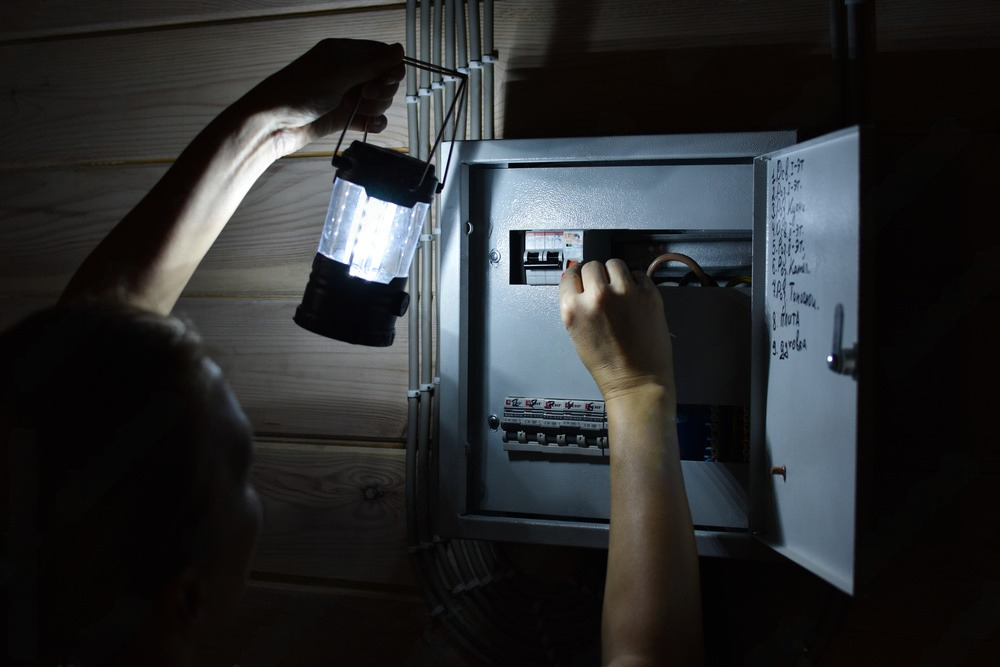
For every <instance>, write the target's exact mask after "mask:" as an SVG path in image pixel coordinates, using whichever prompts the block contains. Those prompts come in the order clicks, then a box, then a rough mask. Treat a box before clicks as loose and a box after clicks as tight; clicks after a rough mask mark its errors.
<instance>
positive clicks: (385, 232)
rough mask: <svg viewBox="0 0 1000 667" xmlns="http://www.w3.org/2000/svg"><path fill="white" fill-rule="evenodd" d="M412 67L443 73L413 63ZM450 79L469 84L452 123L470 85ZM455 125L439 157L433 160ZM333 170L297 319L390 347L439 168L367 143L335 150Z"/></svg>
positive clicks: (337, 335) (339, 336) (334, 334)
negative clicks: (329, 193)
mask: <svg viewBox="0 0 1000 667" xmlns="http://www.w3.org/2000/svg"><path fill="white" fill-rule="evenodd" d="M404 62H406V63H407V64H410V65H414V66H417V67H424V68H435V66H433V65H426V64H425V63H421V62H419V61H415V60H412V59H409V58H406V59H404ZM435 69H441V68H435ZM442 71H444V72H447V73H449V74H453V75H455V76H458V77H461V79H462V83H461V85H460V87H459V91H458V94H456V96H455V100H454V101H453V103H452V107H451V109H449V111H448V118H450V117H451V115H452V112H453V111H454V110H455V106H456V104H455V103H456V102H458V100H459V99H460V98H463V95H462V93H463V92H464V87H465V78H464V75H462V74H459V73H458V72H453V71H451V70H442ZM463 99H464V98H463ZM356 110H357V109H356V108H355V111H356ZM448 118H446V119H445V122H444V125H443V126H442V128H441V130H442V131H441V132H439V133H438V136H437V139H436V140H435V142H434V147H433V148H432V149H431V156H432V157H433V155H434V151H435V150H436V149H437V146H438V144H439V143H440V141H441V136H442V134H443V130H444V126H446V125H447V123H448ZM349 125H350V122H348V126H349ZM344 131H345V133H346V128H345V130H344ZM343 138H344V137H343V135H341V138H340V139H341V141H343ZM339 148H340V142H338V144H337V149H338V150H339ZM333 166H335V167H337V172H336V175H335V176H334V179H333V193H332V194H331V195H330V206H329V208H328V209H327V213H326V221H325V223H324V225H323V234H322V236H321V237H320V242H319V248H318V250H317V252H316V257H315V259H314V260H313V265H312V272H311V273H310V274H309V283H308V284H307V285H306V289H305V294H303V296H302V303H301V305H299V307H298V308H297V309H296V311H295V317H294V319H295V322H296V323H297V324H298V325H299V326H301V327H303V328H304V329H308V330H309V331H312V332H314V333H318V334H320V335H322V336H326V337H328V338H333V339H336V340H341V341H345V342H348V343H355V344H360V345H370V346H373V347H386V346H389V345H392V342H393V339H394V338H395V336H396V330H395V326H396V318H397V317H400V316H402V315H404V314H405V313H406V309H407V306H408V305H409V302H410V296H409V294H407V293H406V291H405V287H406V280H407V276H408V274H409V271H410V263H411V262H412V261H413V255H414V252H415V251H416V249H417V244H418V242H419V240H420V234H421V232H422V231H423V227H424V221H425V220H426V218H427V215H428V212H429V211H430V204H431V201H432V200H433V198H434V194H435V192H437V191H438V190H439V189H440V188H439V187H438V180H437V178H436V177H435V174H434V166H433V165H431V164H430V158H428V161H427V162H423V161H421V160H418V159H416V158H413V157H410V156H408V155H404V154H402V153H397V152H395V151H392V150H388V149H386V148H381V147H378V146H373V145H371V144H368V143H365V142H363V141H355V142H353V143H352V144H351V146H350V147H349V148H348V149H347V150H345V151H344V152H343V153H342V154H340V155H338V154H337V150H335V151H334V157H333ZM446 170H447V168H446Z"/></svg>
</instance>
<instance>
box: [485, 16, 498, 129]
mask: <svg viewBox="0 0 1000 667" xmlns="http://www.w3.org/2000/svg"><path fill="white" fill-rule="evenodd" d="M495 62H496V54H495V53H494V49H493V0H483V139H493V138H494V136H495V126H494V116H495V114H494V106H495V104H496V102H495V101H494V99H493V95H494V92H493V90H494V87H495V85H496V84H495V83H494V72H493V67H494V63H495Z"/></svg>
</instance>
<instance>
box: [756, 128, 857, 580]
mask: <svg viewBox="0 0 1000 667" xmlns="http://www.w3.org/2000/svg"><path fill="white" fill-rule="evenodd" d="M755 179H756V181H755V199H756V203H755V221H754V226H755V248H754V254H755V260H754V261H755V267H754V292H755V307H754V317H755V325H754V346H755V351H756V353H757V354H756V357H755V360H754V361H755V372H754V375H755V378H754V385H753V386H754V388H755V392H757V393H759V390H760V388H763V387H766V394H765V395H764V396H763V397H761V396H758V397H757V398H756V403H757V405H756V406H755V407H756V410H755V412H756V415H757V417H758V418H759V416H760V414H761V412H762V413H763V419H762V420H761V421H762V422H763V428H762V429H760V428H758V429H755V430H756V435H757V438H758V439H759V441H758V442H757V443H755V444H756V447H755V450H756V452H757V460H756V462H755V463H754V465H753V470H754V474H755V476H756V480H755V484H754V488H753V489H752V491H751V493H752V495H753V496H755V498H754V503H755V509H754V516H753V517H752V523H753V529H754V532H755V533H756V534H757V535H758V537H759V538H760V539H761V540H762V541H764V542H765V543H766V544H768V545H769V546H771V547H772V548H774V549H775V550H776V551H778V552H779V553H781V554H783V555H785V556H787V557H788V558H790V559H792V560H793V561H795V562H796V563H799V564H800V565H802V566H803V567H805V568H807V569H809V570H810V571H812V572H814V573H815V574H817V575H819V576H821V577H823V578H824V579H826V580H827V581H829V582H830V583H831V584H833V585H834V586H836V587H837V588H839V589H841V590H843V591H845V592H847V593H851V594H852V593H853V592H854V582H855V547H856V544H855V541H856V534H857V516H856V515H857V438H858V432H857V424H858V385H857V382H856V380H855V376H854V372H853V370H854V364H855V362H856V359H855V356H856V354H855V346H856V343H857V341H858V299H859V296H858V290H859V282H858V274H859V223H860V133H859V130H858V129H857V128H852V129H848V130H843V131H839V132H836V133H833V134H830V135H826V136H823V137H820V138H817V139H814V140H812V141H808V142H804V143H801V144H797V145H795V146H792V147H789V148H787V149H783V150H780V151H777V152H774V153H769V154H767V155H763V156H760V157H758V158H757V160H756V164H755ZM760 276H763V277H764V279H763V280H760V279H759V277H760ZM834 349H836V351H837V354H835V355H833V354H831V351H832V350H834ZM831 357H833V358H831ZM757 423H758V424H760V423H761V422H760V421H758V422H757Z"/></svg>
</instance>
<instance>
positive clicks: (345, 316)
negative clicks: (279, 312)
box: [293, 253, 410, 347]
mask: <svg viewBox="0 0 1000 667" xmlns="http://www.w3.org/2000/svg"><path fill="white" fill-rule="evenodd" d="M348 270H349V267H348V266H347V265H346V264H342V263H340V262H336V261H334V260H332V259H330V258H329V257H327V256H326V255H323V254H321V253H316V258H315V259H314V260H313V265H312V272H311V273H310V274H309V284H307V285H306V291H305V293H304V294H303V295H302V303H301V305H299V307H298V308H296V309H295V317H294V318H293V319H294V320H295V323H296V324H298V325H299V326H300V327H302V328H303V329H307V330H308V331H312V332H313V333H317V334H319V335H321V336H326V337H327V338H333V339H334V340H340V341H344V342H345V343H352V344H354V345H368V346H370V347H388V346H390V345H392V342H393V340H395V338H396V318H397V317H402V316H403V315H404V314H406V309H407V307H408V306H409V304H410V295H409V294H407V293H406V292H405V291H404V290H403V288H404V287H406V278H394V279H393V280H392V281H391V282H389V283H388V284H383V283H376V282H372V281H368V280H362V279H361V278H357V277H355V276H352V275H350V274H349V273H348Z"/></svg>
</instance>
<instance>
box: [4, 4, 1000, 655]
mask: <svg viewBox="0 0 1000 667" xmlns="http://www.w3.org/2000/svg"><path fill="white" fill-rule="evenodd" d="M403 14H404V11H403V3H401V2H390V1H388V0H331V1H329V2H308V1H306V0H301V1H295V0H282V1H280V2H279V1H277V0H254V1H251V0H240V1H238V2H233V1H225V2H223V1H221V0H199V1H198V2H194V1H193V0H174V1H172V2H159V3H136V2H125V1H123V0H99V1H94V2H88V3H79V2H71V1H69V0H52V1H51V2H45V3H38V2H33V1H31V0H9V1H8V2H5V3H2V4H0V86H2V90H3V95H2V96H0V327H6V326H8V325H9V324H10V323H12V322H14V321H16V320H17V319H18V318H19V317H21V316H23V315H24V314H26V313H27V312H30V311H32V310H34V309H37V308H40V307H42V306H44V305H46V304H48V303H51V302H52V301H53V300H54V299H55V298H56V296H57V295H58V293H59V291H60V289H61V288H62V286H63V285H64V284H65V283H66V280H67V279H68V277H69V276H70V275H71V274H72V272H73V271H74V270H75V268H76V266H77V265H78V264H79V263H80V262H81V261H82V260H83V258H84V257H85V255H86V254H87V252H88V251H89V249H90V248H92V247H93V246H94V245H95V244H96V243H97V241H98V240H99V239H100V238H101V237H102V236H103V235H104V234H105V233H106V232H107V231H108V230H109V229H110V228H111V227H112V226H113V225H114V224H115V222H116V221H117V220H118V219H119V218H120V217H121V216H122V215H123V214H124V213H125V212H126V211H127V210H128V209H129V208H130V207H131V206H132V205H134V204H135V203H136V202H137V201H138V199H139V198H140V197H141V195H142V194H143V193H144V192H145V191H146V190H147V189H148V188H149V187H150V186H151V185H152V184H153V183H154V182H155V181H156V179H157V178H158V177H159V176H160V175H161V174H162V173H163V171H164V170H165V169H166V167H167V165H168V164H169V163H170V161H171V160H173V158H174V157H175V156H176V155H178V153H179V152H180V150H181V149H182V148H183V147H184V145H185V144H186V143H187V142H188V141H189V140H190V139H191V138H192V137H193V136H194V135H195V133H196V132H197V131H198V130H199V129H200V128H201V127H203V126H204V125H205V124H206V123H207V122H208V121H209V119H211V118H212V117H213V116H214V115H215V114H216V113H218V112H219V111H220V110H221V109H222V108H224V106H225V105H226V104H228V103H229V102H231V101H233V100H235V99H236V98H237V97H238V96H239V95H240V94H242V93H243V92H245V91H246V90H248V89H249V88H250V87H251V86H252V85H253V84H254V83H255V82H257V81H258V80H260V79H262V78H263V77H264V76H266V75H268V74H269V73H271V72H273V71H274V70H276V69H278V68H280V67H281V66H283V65H284V64H286V63H287V62H289V61H290V60H292V59H293V58H295V57H296V56H298V55H299V54H301V53H302V52H304V51H305V50H306V49H308V48H309V47H310V46H311V45H312V44H314V43H315V42H316V41H318V40H319V39H321V38H324V37H366V38H370V39H378V40H383V41H388V42H395V41H398V42H402V41H404V16H403ZM828 18H829V9H828V4H827V2H825V1H823V0H809V1H807V2H795V3H791V2H784V1H782V0H739V1H737V0H589V1H588V0H577V1H572V2H570V1H552V2H536V1H534V0H499V1H498V2H496V46H497V49H498V51H499V56H500V59H499V63H498V66H497V90H498V96H497V101H496V109H495V116H496V119H497V127H498V132H499V134H500V135H501V136H506V137H545V136H573V135H603V134H631V133H664V132H685V131H721V130H752V129H786V128H799V129H800V130H801V131H802V134H803V135H804V136H809V135H813V134H818V133H820V132H822V131H825V130H826V129H829V128H830V127H833V126H835V125H836V115H837V107H836V100H835V96H834V89H833V82H832V80H833V70H832V66H831V63H830V48H829V25H828ZM878 26H879V30H878V34H877V42H878V45H879V56H880V62H881V63H882V64H883V66H882V67H881V68H880V69H879V70H877V72H876V79H875V81H874V85H873V88H874V89H875V90H876V91H877V94H875V95H874V96H873V99H872V105H873V108H874V109H875V114H876V117H877V118H878V119H879V120H883V121H887V122H890V123H895V124H897V125H898V126H905V127H914V126H916V127H927V126H931V125H933V124H934V123H936V122H938V121H939V120H940V119H941V118H943V117H952V118H955V117H957V118H960V119H961V121H962V123H964V124H965V125H966V127H968V128H971V129H972V130H973V131H975V132H985V133H986V134H987V135H989V136H990V137H993V138H995V132H996V129H997V128H996V122H995V119H996V118H997V117H1000V103H998V101H997V89H996V86H995V80H996V76H995V75H996V72H995V71H994V72H993V75H992V76H990V75H989V74H988V73H987V72H983V71H977V69H976V68H975V67H969V66H968V65H969V63H977V62H980V60H979V58H980V54H983V53H986V54H992V55H991V57H992V56H995V51H994V50H995V49H996V45H997V43H998V39H1000V38H998V35H1000V8H998V6H997V4H996V3H995V2H993V1H992V0H969V1H966V2H962V3H941V2H937V3H931V2H919V3H912V2H906V1H905V0H881V1H880V2H879V3H878ZM987 62H993V61H990V60H988V59H987ZM928 63H937V65H940V66H946V67H948V69H949V72H950V74H949V75H948V76H946V77H937V78H936V80H935V81H934V82H933V85H929V84H927V81H926V75H927V73H929V72H930V73H934V74H935V76H936V75H937V73H938V72H939V71H940V69H939V68H937V67H927V64H928ZM388 115H389V119H390V126H389V129H388V130H387V131H386V132H385V133H383V134H381V135H378V136H376V137H373V141H374V142H375V143H378V144H380V145H385V146H390V147H393V148H407V146H406V143H407V133H406V124H405V109H404V104H403V99H402V95H399V96H398V97H397V101H396V103H395V104H394V106H393V107H392V109H391V110H390V112H389V114H388ZM334 140H335V139H328V140H326V141H322V142H319V143H317V144H315V145H313V146H309V147H307V148H306V149H304V150H303V151H302V152H301V153H300V154H298V155H296V156H294V157H291V158H287V159H284V160H282V161H280V162H279V163H278V164H276V165H274V166H273V168H271V169H270V170H269V171H268V172H267V173H266V174H265V175H264V176H263V178H262V179H261V180H260V181H259V183H258V184H257V186H256V187H255V188H254V190H253V191H252V192H251V193H250V195H249V196H248V197H247V199H246V201H245V202H244V204H243V205H242V206H241V207H240V209H239V210H238V211H237V213H236V215H235V217H234V219H233V220H232V222H231V223H230V225H229V226H228V228H227V229H226V230H225V231H224V232H223V234H222V236H221V237H220V238H219V240H218V242H217V244H216V245H215V247H214V248H213V249H212V250H211V252H210V253H209V255H208V257H207V258H206V259H205V262H204V264H203V265H202V267H201V268H200V269H199V270H198V272H197V273H196V274H195V276H194V278H193V279H192V281H191V283H190V285H189V286H188V289H187V290H186V291H185V293H184V295H183V297H182V299H181V301H180V303H179V305H178V308H177V311H178V312H179V313H180V314H181V315H182V316H184V317H187V318H189V319H190V320H191V321H192V322H193V323H194V326H195V327H196V328H197V329H198V330H199V331H201V332H202V334H203V335H204V337H205V339H206V341H207V343H208V345H209V346H210V348H211V349H212V351H213V353H214V355H215V356H216V357H217V359H218V360H219V362H220V364H221V365H222V367H223V369H224V370H225V372H226V373H227V375H228V377H229V378H230V381H231V383H232V384H233V386H234V388H235V391H236V393H237V395H238V396H239V397H240V399H241V401H242V403H243V405H244V407H245V409H246V411H247V413H248V415H249V416H250V418H251V421H252V423H253V426H254V429H255V432H256V434H257V438H258V442H257V445H256V451H257V462H256V468H255V470H256V471H255V480H256V483H257V485H258V488H259V489H260V492H261V495H262V497H263V500H264V504H265V512H266V517H265V529H264V533H263V535H262V538H261V543H260V547H259V550H258V553H257V556H256V560H255V561H254V564H253V583H252V585H251V588H250V592H249V594H248V598H247V603H246V605H245V606H244V609H243V610H242V612H241V616H240V618H239V619H237V622H236V625H235V626H234V627H233V628H230V629H229V630H227V631H225V632H220V633H219V634H218V637H219V640H218V641H217V642H216V643H215V644H213V645H212V646H210V647H207V648H206V652H205V655H204V656H203V658H204V661H203V664H206V665H207V664H212V665H232V664H236V663H238V662H239V663H240V664H245V665H250V664H328V662H330V661H329V656H330V655H331V652H334V653H335V654H336V655H337V661H339V662H342V663H345V664H400V663H401V662H402V661H403V660H404V659H405V658H406V657H407V656H410V657H411V658H412V657H413V655H414V654H413V650H414V649H413V647H414V646H415V645H416V643H417V641H418V637H419V635H420V632H421V629H422V626H423V624H424V623H425V621H426V609H425V608H424V605H423V602H422V598H421V596H420V593H419V589H418V588H417V586H416V582H415V579H414V576H413V573H412V571H411V569H410V565H409V561H408V556H407V551H406V545H405V537H404V528H405V513H404V506H403V493H402V490H403V484H404V458H405V457H404V452H403V441H404V434H405V428H406V398H405V390H406V358H405V350H406V345H405V343H406V330H405V329H406V326H405V322H401V326H400V329H401V331H400V339H399V342H397V344H396V345H395V346H394V347H392V348H389V349H387V350H368V349H363V348H354V347H351V346H347V345H342V344H338V343H335V342H332V341H327V340H325V339H322V338H319V337H316V336H313V335H311V334H306V333H305V332H303V331H301V330H300V329H298V327H296V326H295V325H294V324H293V323H292V322H291V316H292V313H293V311H294V307H295V305H296V304H297V299H298V297H299V296H300V294H301V290H302V288H303V286H304V283H305V278H306V275H307V273H308V268H309V264H310V262H311V259H312V255H313V253H314V249H315V243H316V237H317V234H318V231H319V225H320V221H321V220H322V216H323V213H324V211H325V206H326V199H327V197H328V192H329V181H330V178H331V168H330V166H329V157H330V152H331V150H332V148H333V142H334ZM994 145H995V141H994ZM977 312H978V311H977ZM984 328H985V327H984ZM973 343H974V344H975V345H978V346H980V348H982V349H985V345H986V340H985V338H983V337H980V338H977V339H975V340H974V341H973ZM976 349H979V348H976ZM994 366H995V362H994ZM359 377H360V378H364V380H365V381H364V382H363V383H357V382H356V381H355V380H356V378H359ZM988 461H992V467H989V466H988V467H987V471H988V472H989V474H991V475H992V477H990V478H989V479H991V480H994V481H996V480H997V477H998V476H1000V469H998V468H997V464H996V458H995V457H993V458H991V459H988ZM976 488H977V489H979V488H985V486H984V487H976ZM970 493H971V492H970ZM976 493H979V492H978V491H977V492H976ZM976 493H972V497H973V498H975V499H978V498H979V496H978V495H976ZM969 502H972V501H969ZM976 502H978V500H977V501H976ZM995 524H996V522H995V521H994V524H993V525H994V527H995ZM976 545H979V543H978V542H976ZM979 546H982V545H979ZM977 548H978V547H977ZM984 548H985V547H984ZM976 553H980V551H977V552H976ZM921 567H922V565H921V564H917V565H914V566H913V568H912V570H911V571H912V572H913V573H915V574H914V576H917V575H922V574H923V570H922V569H921ZM710 569H712V570H713V571H714V568H710ZM711 576H715V575H711ZM720 576H721V575H720ZM993 581H994V583H995V581H996V578H994V579H993ZM709 583H711V582H709ZM730 583H732V582H730ZM907 583H912V582H911V580H908V579H903V580H901V581H900V582H899V583H898V585H895V586H891V585H890V587H889V590H888V592H887V593H884V594H883V596H882V597H877V598H876V599H875V601H874V602H869V603H868V604H867V605H866V604H861V603H859V604H858V605H856V607H855V608H854V609H855V611H853V612H852V613H853V616H851V617H850V620H849V622H848V624H847V632H846V635H845V636H846V639H844V640H843V641H842V642H840V643H839V644H837V647H836V648H835V653H834V654H835V655H840V657H842V658H844V659H845V660H846V659H850V660H855V661H858V660H857V659H858V656H859V655H861V654H862V653H861V652H860V650H854V648H856V647H855V644H857V643H859V642H861V643H863V644H866V645H867V644H868V643H869V642H875V643H876V645H878V646H879V647H881V650H883V652H888V651H889V649H888V648H887V646H889V645H890V644H891V645H894V646H895V645H902V646H904V647H912V646H914V645H917V646H923V647H926V646H927V641H928V640H927V637H928V634H927V631H928V624H927V623H925V622H924V621H923V620H921V621H920V622H910V620H912V615H913V614H914V613H922V612H912V610H911V609H908V608H904V606H902V605H900V604H894V603H893V602H892V596H893V595H894V594H895V593H896V592H898V591H899V590H900V589H901V588H902V587H904V586H905V585H906V584H907ZM966 584H968V582H966ZM970 586H971V588H970ZM731 588H734V589H735V590H737V592H738V591H740V590H743V589H739V588H738V587H735V586H733V587H731ZM706 590H713V588H712V587H711V586H709V587H707V589H706ZM952 590H954V589H952ZM962 591H964V594H967V595H968V596H972V597H975V595H976V594H977V593H978V592H979V591H978V589H976V588H975V586H972V585H971V584H969V585H967V586H965V587H964V588H962ZM938 593H939V594H940V595H945V592H944V591H938ZM982 595H983V596H984V598H983V599H984V600H985V602H983V604H984V605H986V606H987V607H989V601H990V600H991V599H992V600H993V601H994V602H995V600H996V594H995V592H994V593H993V598H988V597H986V596H988V591H986V590H985V589H984V590H983V591H982ZM990 609H992V610H994V611H995V609H996V607H995V606H994V607H990ZM960 611H961V610H959V611H958V612H955V614H954V615H953V617H949V619H948V620H949V622H950V620H951V619H952V618H959V617H960V615H961V614H960ZM755 612H756V610H755ZM908 614H910V616H908ZM887 615H888V617H889V618H890V619H893V620H892V621H891V622H889V623H883V624H882V625H878V624H875V627H877V628H878V629H879V632H883V631H884V632H883V634H881V635H879V636H878V637H875V636H874V633H872V632H871V627H872V624H871V623H869V622H868V621H870V620H871V619H872V618H875V617H877V618H885V617H886V616H887ZM852 623H853V625H852ZM332 626H336V629H335V630H331V629H330V628H331V627H332ZM371 628H379V630H380V631H379V632H378V633H375V632H373V631H372V630H371ZM942 632H943V631H942ZM851 633H853V634H851ZM293 637H294V638H295V642H294V643H295V647H296V648H295V649H294V650H296V651H298V653H297V654H296V655H297V656H298V657H297V658H295V659H290V658H288V659H281V658H278V657H276V656H279V655H281V651H283V650H293V649H292V648H290V647H289V646H288V644H289V643H290V639H289V638H293ZM386 637H391V638H392V639H391V640H389V641H386V639H385V638H386ZM914 641H915V642H916V644H914V643H913V642H914ZM991 641H992V644H986V646H991V647H993V648H996V647H997V645H998V642H997V637H996V634H995V633H994V634H993V635H992V639H991ZM921 642H923V643H921ZM931 643H933V640H932V641H931ZM982 646H983V645H982V644H977V645H976V646H975V647H974V648H973V652H972V653H971V655H978V654H977V653H976V651H980V652H981V651H983V650H985V649H983V648H982ZM836 650H839V651H840V654H837V653H836ZM903 650H904V654H905V651H906V648H904V649H903ZM906 655H909V656H910V657H912V655H913V654H912V652H911V653H909V654H906ZM845 656H846V657H845ZM448 659H456V658H454V656H450V658H448ZM433 660H434V662H436V663H439V664H443V663H444V662H446V660H445V658H443V657H442V654H440V653H438V654H435V658H434V659H433ZM860 662H861V664H873V663H871V662H865V661H864V660H860ZM904 662H905V661H904ZM800 664H801V663H800ZM880 664H889V663H888V662H887V661H883V662H881V663H880Z"/></svg>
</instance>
